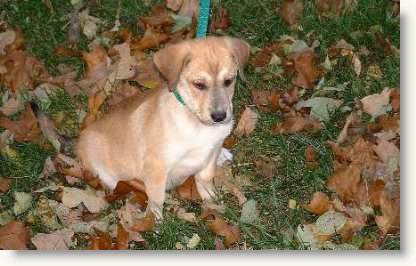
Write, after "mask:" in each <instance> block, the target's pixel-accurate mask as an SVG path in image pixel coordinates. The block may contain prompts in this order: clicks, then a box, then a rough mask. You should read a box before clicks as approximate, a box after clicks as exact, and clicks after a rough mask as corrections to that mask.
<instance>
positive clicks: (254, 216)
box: [240, 199, 259, 224]
mask: <svg viewBox="0 0 416 266" xmlns="http://www.w3.org/2000/svg"><path fill="white" fill-rule="evenodd" d="M258 217H259V211H258V210H257V203H256V201H255V200H253V199H250V200H248V201H246V202H245V203H244V204H243V208H242V209H241V216H240V221H241V222H242V223H246V224H254V223H256V221H257V220H258Z"/></svg>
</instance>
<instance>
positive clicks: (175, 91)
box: [172, 87, 186, 106]
mask: <svg viewBox="0 0 416 266" xmlns="http://www.w3.org/2000/svg"><path fill="white" fill-rule="evenodd" d="M172 92H173V95H175V98H176V100H178V102H180V103H181V104H182V105H183V106H186V103H185V101H184V100H183V98H182V96H181V95H180V94H179V91H178V90H177V89H176V87H175V88H174V89H173V91H172Z"/></svg>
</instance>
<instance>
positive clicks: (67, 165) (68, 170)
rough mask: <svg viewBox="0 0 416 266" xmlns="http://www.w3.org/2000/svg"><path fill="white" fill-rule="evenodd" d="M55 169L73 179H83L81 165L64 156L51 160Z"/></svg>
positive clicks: (57, 156) (60, 155) (59, 155)
mask: <svg viewBox="0 0 416 266" xmlns="http://www.w3.org/2000/svg"><path fill="white" fill-rule="evenodd" d="M53 162H54V164H55V167H56V169H57V170H58V172H60V173H61V174H63V175H70V176H74V177H80V178H81V177H83V171H82V167H81V164H80V163H79V162H78V161H77V160H75V159H74V158H71V157H69V156H67V155H65V154H62V153H60V154H58V155H56V156H55V158H54V159H53Z"/></svg>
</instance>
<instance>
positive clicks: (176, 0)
mask: <svg viewBox="0 0 416 266" xmlns="http://www.w3.org/2000/svg"><path fill="white" fill-rule="evenodd" d="M182 4H183V0H166V7H167V8H170V9H172V10H173V11H175V12H176V11H178V10H179V9H180V8H181V6H182Z"/></svg>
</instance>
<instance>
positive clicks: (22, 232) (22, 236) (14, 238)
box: [0, 221, 29, 250]
mask: <svg viewBox="0 0 416 266" xmlns="http://www.w3.org/2000/svg"><path fill="white" fill-rule="evenodd" d="M28 240H29V230H28V228H27V227H26V226H25V225H24V224H23V223H22V222H20V221H11V222H9V223H7V224H6V225H4V226H1V227H0V249H7V250H23V249H27V241H28Z"/></svg>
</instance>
